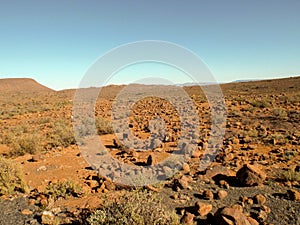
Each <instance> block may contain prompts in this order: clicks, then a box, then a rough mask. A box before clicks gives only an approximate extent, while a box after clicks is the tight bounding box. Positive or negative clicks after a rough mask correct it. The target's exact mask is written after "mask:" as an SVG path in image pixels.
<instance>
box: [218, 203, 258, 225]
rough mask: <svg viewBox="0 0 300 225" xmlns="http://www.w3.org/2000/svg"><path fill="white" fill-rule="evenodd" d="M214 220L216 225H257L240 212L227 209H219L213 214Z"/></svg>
mask: <svg viewBox="0 0 300 225" xmlns="http://www.w3.org/2000/svg"><path fill="white" fill-rule="evenodd" d="M214 220H215V223H216V224H218V225H249V224H251V225H258V223H257V221H255V220H254V219H252V218H251V219H250V217H247V216H246V215H244V214H243V213H242V212H241V211H240V210H238V209H234V208H229V207H225V208H222V209H219V210H218V211H217V212H216V213H215V216H214ZM255 222H256V223H255Z"/></svg>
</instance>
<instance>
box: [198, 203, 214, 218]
mask: <svg viewBox="0 0 300 225" xmlns="http://www.w3.org/2000/svg"><path fill="white" fill-rule="evenodd" d="M195 207H196V210H197V212H198V213H199V215H200V216H206V215H207V214H208V213H210V212H211V211H212V208H213V207H212V205H211V204H208V203H204V202H196V204H195Z"/></svg>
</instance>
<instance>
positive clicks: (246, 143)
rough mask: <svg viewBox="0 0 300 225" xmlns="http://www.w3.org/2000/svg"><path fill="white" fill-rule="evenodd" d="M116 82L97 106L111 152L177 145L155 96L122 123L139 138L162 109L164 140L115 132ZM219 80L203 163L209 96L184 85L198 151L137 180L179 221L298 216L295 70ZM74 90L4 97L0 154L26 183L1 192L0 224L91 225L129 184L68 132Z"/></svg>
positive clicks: (132, 155)
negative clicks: (212, 149)
mask: <svg viewBox="0 0 300 225" xmlns="http://www.w3.org/2000/svg"><path fill="white" fill-rule="evenodd" d="M6 86H7V85H6ZM122 88H123V86H121V87H120V86H109V87H107V88H104V89H103V91H102V93H101V96H100V98H99V99H98V102H97V105H96V117H97V118H99V120H97V121H98V123H99V126H98V134H99V137H100V139H101V141H102V143H103V144H104V145H105V146H106V150H107V151H108V152H109V153H110V155H112V156H113V157H114V158H116V159H118V160H119V161H122V162H125V163H127V164H129V165H136V166H147V165H148V166H151V165H155V164H157V163H158V162H161V161H162V160H163V159H165V158H166V157H168V156H170V154H172V153H176V152H178V153H179V152H180V149H178V146H177V144H178V137H179V136H180V132H181V128H180V118H179V115H178V112H177V111H176V110H174V108H173V107H172V105H171V104H170V103H169V102H168V101H166V100H163V99H161V98H155V97H148V98H143V99H141V100H140V101H139V102H137V103H136V104H135V105H134V107H133V110H132V114H131V115H130V118H129V121H127V123H126V124H127V125H128V128H129V129H130V130H131V131H132V132H133V133H134V135H135V136H136V137H137V138H140V139H143V140H145V139H146V138H147V137H149V136H150V135H151V133H150V130H151V129H153V128H151V127H150V126H151V125H149V121H151V119H153V118H154V117H160V118H162V119H163V120H164V123H165V125H166V127H167V129H166V131H164V133H163V135H164V137H163V138H164V141H163V143H158V146H156V147H154V148H153V150H149V151H136V150H137V149H130V148H127V147H126V146H124V145H122V143H121V142H119V141H117V138H116V136H115V135H114V134H111V133H112V129H111V127H110V126H111V124H110V119H109V118H110V116H111V109H112V105H113V99H114V98H115V97H116V95H117V93H118V92H119V91H120V90H121V89H122ZM135 88H137V89H138V90H140V91H141V93H142V90H144V87H143V86H137V87H135ZM154 88H157V87H154ZM164 88H165V89H164V91H166V88H167V87H164ZM221 88H222V90H223V93H224V96H225V102H226V112H227V121H226V133H225V137H224V141H223V145H222V146H221V147H220V146H219V147H218V152H217V153H218V154H217V156H216V158H215V159H214V160H213V162H212V163H211V164H210V165H209V167H208V168H206V169H205V170H202V169H200V167H199V164H200V161H201V160H203V157H204V156H205V150H206V149H207V146H208V145H209V138H210V127H211V121H210V114H209V112H210V107H209V104H208V103H207V102H206V99H205V96H204V94H203V93H202V92H201V90H200V89H199V87H187V88H186V91H187V93H188V94H189V95H190V96H191V98H192V99H193V102H194V103H195V105H196V107H197V110H198V116H199V124H200V137H199V138H198V139H197V140H195V144H196V146H197V147H196V150H195V151H193V153H192V155H191V158H189V159H188V160H187V161H186V162H185V163H183V164H181V165H180V166H181V167H180V168H181V169H180V171H178V172H177V173H176V174H175V175H174V176H173V177H171V178H169V179H167V180H163V181H161V182H160V183H158V184H154V185H149V186H144V187H142V188H143V189H146V190H148V191H149V192H153V193H156V194H157V195H158V196H160V197H161V198H162V199H163V203H164V205H165V206H167V208H169V209H171V211H174V212H176V214H177V215H178V217H179V220H180V221H181V223H182V224H184V223H186V224H295V225H297V224H300V216H299V215H300V193H299V192H300V163H299V162H300V149H299V144H300V133H299V130H300V129H299V128H300V124H299V121H300V110H299V109H300V78H299V77H298V78H290V79H282V80H273V81H259V82H247V83H236V84H226V85H222V86H221ZM36 90H38V88H36ZM73 96H74V90H66V91H61V92H52V91H49V92H44V91H43V93H40V94H38V95H37V94H32V93H30V92H26V93H25V92H24V93H21V92H18V93H13V94H12V93H9V94H6V95H4V94H3V95H2V96H1V99H0V103H1V104H2V105H1V110H2V112H1V114H0V117H1V121H0V126H1V128H0V132H1V139H0V153H1V154H2V155H3V156H4V157H5V158H12V159H13V163H15V164H16V165H19V166H20V167H21V168H22V171H23V177H24V180H25V181H26V184H27V185H28V189H29V190H28V192H27V193H26V194H22V193H21V192H20V191H18V190H17V189H16V190H15V191H14V192H13V193H11V194H1V195H2V196H1V198H0V212H1V213H0V224H84V223H86V224H88V222H87V218H88V217H89V215H90V214H91V213H92V212H93V211H95V210H96V209H99V208H102V207H103V206H104V205H105V204H104V203H105V202H106V201H109V199H111V200H112V199H114V198H117V196H119V195H122V196H123V195H126V193H129V192H132V188H131V187H128V186H124V185H117V184H114V183H113V182H112V181H111V178H108V177H104V176H101V175H99V174H97V171H96V170H93V168H92V167H91V166H90V165H89V164H88V163H87V162H86V161H85V160H84V157H83V155H82V154H83V153H82V152H81V151H80V149H79V148H78V146H76V144H75V140H74V137H73V132H72V116H71V115H72V99H73ZM157 133H160V131H159V130H157ZM170 168H171V166H170ZM170 168H168V167H164V168H161V170H159V171H157V173H159V172H161V171H163V172H166V171H168V170H169V169H170ZM114 176H115V177H118V176H119V177H120V176H122V174H121V173H120V174H114ZM113 178H114V177H112V179H113ZM0 181H1V180H0ZM1 188H2V187H0V190H2V189H1ZM56 190H58V191H56ZM107 196H109V197H107Z"/></svg>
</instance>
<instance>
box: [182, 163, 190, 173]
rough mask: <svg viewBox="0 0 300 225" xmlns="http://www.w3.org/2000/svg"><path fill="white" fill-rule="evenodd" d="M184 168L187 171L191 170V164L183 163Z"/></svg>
mask: <svg viewBox="0 0 300 225" xmlns="http://www.w3.org/2000/svg"><path fill="white" fill-rule="evenodd" d="M182 169H183V171H184V172H185V173H188V172H190V166H189V164H187V163H183V165H182Z"/></svg>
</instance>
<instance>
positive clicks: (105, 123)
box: [96, 117, 114, 135]
mask: <svg viewBox="0 0 300 225" xmlns="http://www.w3.org/2000/svg"><path fill="white" fill-rule="evenodd" d="M96 127H97V132H98V134H99V135H103V134H113V133H114V130H113V127H112V123H111V122H110V121H109V120H107V119H105V118H103V117H97V118H96Z"/></svg>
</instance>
